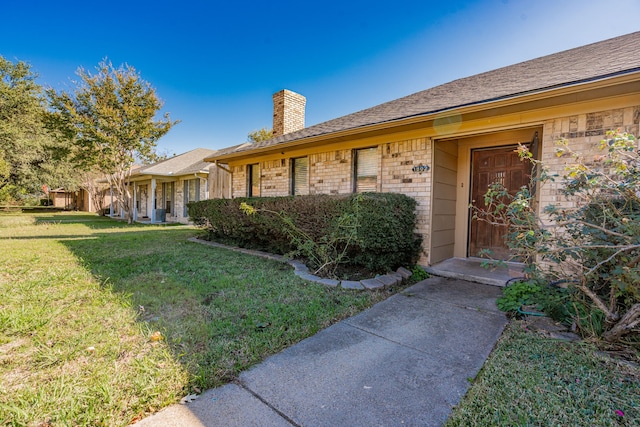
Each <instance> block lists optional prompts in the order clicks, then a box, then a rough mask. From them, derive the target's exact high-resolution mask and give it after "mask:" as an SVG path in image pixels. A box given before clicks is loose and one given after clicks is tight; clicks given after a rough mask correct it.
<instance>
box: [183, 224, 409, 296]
mask: <svg viewBox="0 0 640 427" xmlns="http://www.w3.org/2000/svg"><path fill="white" fill-rule="evenodd" d="M189 241H190V242H194V243H200V244H202V245H208V246H213V247H216V248H224V249H230V250H232V251H236V252H240V253H243V254H248V255H254V256H259V257H262V258H267V259H271V260H274V261H279V262H286V263H288V264H289V265H290V266H291V267H293V273H294V274H295V275H296V276H298V277H300V278H301V279H303V280H308V281H310V282H314V283H320V284H323V285H325V286H331V287H338V286H339V287H341V288H345V289H382V288H387V287H391V286H395V285H399V284H401V283H402V282H403V281H404V280H406V279H408V278H409V277H411V274H412V273H411V271H409V270H407V269H406V268H404V267H400V268H398V270H396V271H394V272H393V273H388V274H385V275H382V276H376V277H372V278H371V279H363V280H359V281H358V280H335V279H323V278H322V277H318V276H315V275H313V274H311V272H310V271H309V268H308V267H307V266H306V265H305V264H304V263H303V262H302V261H298V260H295V259H288V258H287V257H285V256H282V255H274V254H270V253H268V252H262V251H256V250H253V249H244V248H238V247H235V246H228V245H223V244H222V243H217V242H211V241H208V240H202V239H198V238H197V237H192V238H190V239H189Z"/></svg>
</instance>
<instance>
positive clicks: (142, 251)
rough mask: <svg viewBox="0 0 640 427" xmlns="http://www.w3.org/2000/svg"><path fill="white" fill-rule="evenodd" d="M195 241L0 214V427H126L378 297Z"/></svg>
mask: <svg viewBox="0 0 640 427" xmlns="http://www.w3.org/2000/svg"><path fill="white" fill-rule="evenodd" d="M196 233H197V230H195V229H193V228H192V227H188V226H150V225H147V226H143V225H134V226H129V225H126V224H124V223H121V222H118V221H114V220H110V219H107V218H101V217H97V216H92V215H87V214H69V213H67V214H63V213H57V214H52V213H42V214H19V213H10V212H9V213H0V245H1V250H0V295H2V298H1V299H0V377H1V378H2V382H1V383H0V422H3V423H4V425H34V426H36V425H105V426H113V425H127V424H128V423H130V422H131V421H133V420H135V419H137V418H138V417H140V416H142V415H144V414H146V413H149V412H152V411H156V410H158V409H160V408H162V407H164V406H166V405H168V404H170V403H173V402H175V401H176V400H178V399H179V398H180V397H182V396H184V395H186V394H188V393H192V392H198V391H200V390H204V389H205V388H208V387H214V386H217V385H220V384H223V383H225V382H228V381H230V380H232V379H233V378H234V377H235V376H236V375H237V374H238V373H239V372H240V371H241V370H243V369H246V368H248V367H249V366H251V365H253V364H255V363H257V362H259V361H261V360H263V359H264V358H265V357H266V356H268V355H270V354H274V353H276V352H278V351H280V350H282V349H283V348H285V347H287V346H289V345H291V344H293V343H295V342H297V341H299V340H301V339H303V338H305V337H307V336H310V335H312V334H314V333H315V332H317V331H318V330H320V329H322V328H324V327H326V326H328V325H330V324H331V323H334V322H335V321H337V320H339V319H342V318H345V317H347V316H350V315H353V314H355V313H357V312H358V311H360V310H362V309H364V308H366V307H368V306H370V305H372V304H374V303H375V302H377V301H380V300H382V299H384V298H386V297H387V296H388V293H386V292H358V291H349V290H342V289H333V288H327V287H325V286H322V285H316V284H310V283H305V282H304V281H302V280H300V279H299V278H297V277H296V276H295V275H294V274H293V273H292V269H291V268H290V267H289V266H287V265H284V264H281V263H277V262H274V261H269V260H265V259H262V258H257V257H252V256H248V255H243V254H239V253H236V252H233V251H229V250H225V249H219V248H212V247H209V246H203V245H199V244H196V243H190V242H188V241H187V239H188V238H189V237H192V236H193V235H195V234H196ZM158 338H160V339H158Z"/></svg>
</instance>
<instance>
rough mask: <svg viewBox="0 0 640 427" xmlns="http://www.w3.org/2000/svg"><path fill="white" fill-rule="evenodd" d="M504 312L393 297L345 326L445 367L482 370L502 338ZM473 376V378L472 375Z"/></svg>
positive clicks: (349, 320) (350, 320)
mask: <svg viewBox="0 0 640 427" xmlns="http://www.w3.org/2000/svg"><path fill="white" fill-rule="evenodd" d="M506 322H507V319H506V317H505V315H504V313H494V312H487V311H480V312H479V311H476V310H469V309H466V308H463V307H461V306H457V305H451V304H442V303H441V302H439V301H434V300H428V299H420V298H412V297H406V296H404V295H394V296H392V297H391V298H389V299H388V300H387V301H386V304H384V305H376V306H374V307H372V308H371V309H369V310H367V311H364V312H362V313H360V314H359V315H357V316H355V317H352V318H350V319H347V320H346V321H345V323H347V324H349V325H352V326H354V327H356V328H359V329H362V330H364V331H366V332H370V333H371V334H375V335H376V336H379V337H382V338H386V339H388V340H390V341H393V342H397V343H399V344H401V345H403V346H406V347H409V348H414V349H417V350H419V351H421V352H424V353H425V354H427V355H429V356H432V357H433V358H434V359H436V360H440V362H441V363H442V364H443V366H445V365H448V366H458V365H460V367H461V368H464V367H467V368H471V369H472V370H479V369H480V368H481V367H482V364H483V363H484V360H485V359H486V357H487V356H488V355H489V353H490V352H491V350H492V349H493V346H494V345H495V342H496V340H497V339H498V338H499V337H500V334H501V333H502V330H503V328H504V326H505V325H506ZM470 376H474V375H470Z"/></svg>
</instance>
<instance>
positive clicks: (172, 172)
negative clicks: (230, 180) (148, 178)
mask: <svg viewBox="0 0 640 427" xmlns="http://www.w3.org/2000/svg"><path fill="white" fill-rule="evenodd" d="M215 153H216V150H210V149H208V148H196V149H195V150H191V151H187V152H186V153H183V154H180V155H178V156H175V157H171V158H170V159H166V160H163V161H161V162H158V163H154V164H152V165H148V166H142V167H140V168H139V169H137V170H135V171H133V174H132V177H133V178H135V177H136V176H139V175H162V176H180V175H191V174H194V173H197V172H202V171H206V170H208V169H209V167H211V163H207V162H205V161H204V158H205V157H208V156H212V155H213V154H215Z"/></svg>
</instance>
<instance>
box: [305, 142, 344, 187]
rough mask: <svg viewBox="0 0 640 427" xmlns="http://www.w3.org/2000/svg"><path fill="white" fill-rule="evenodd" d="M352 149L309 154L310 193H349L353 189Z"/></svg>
mask: <svg viewBox="0 0 640 427" xmlns="http://www.w3.org/2000/svg"><path fill="white" fill-rule="evenodd" d="M352 154H353V151H352V150H337V151H328V152H325V153H317V154H312V155H311V156H309V193H310V194H348V193H351V192H352V191H353V172H352V168H351V166H352V162H353V160H352V158H353V157H352Z"/></svg>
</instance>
